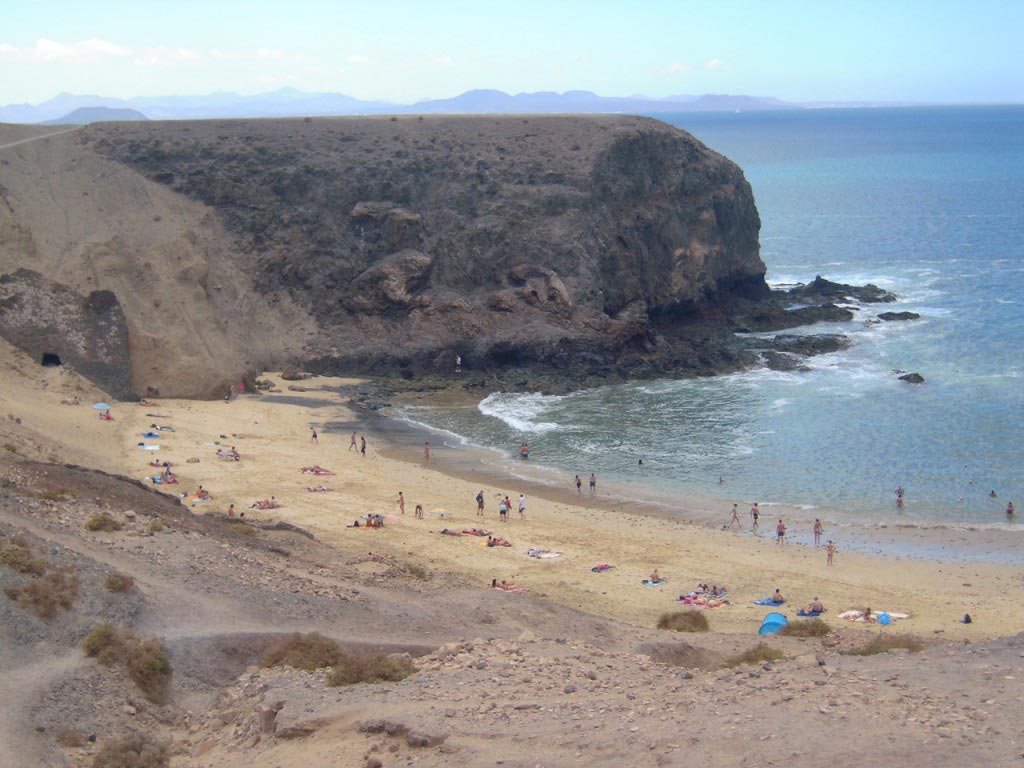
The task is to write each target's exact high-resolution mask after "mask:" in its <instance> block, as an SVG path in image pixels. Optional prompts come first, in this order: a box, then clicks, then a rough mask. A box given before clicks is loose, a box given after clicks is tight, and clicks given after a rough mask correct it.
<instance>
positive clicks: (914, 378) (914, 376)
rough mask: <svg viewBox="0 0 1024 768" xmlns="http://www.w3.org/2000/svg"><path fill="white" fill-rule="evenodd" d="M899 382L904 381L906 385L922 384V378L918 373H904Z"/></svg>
mask: <svg viewBox="0 0 1024 768" xmlns="http://www.w3.org/2000/svg"><path fill="white" fill-rule="evenodd" d="M900 381H905V382H907V383H908V384H924V376H922V375H921V374H920V373H905V374H903V375H902V376H900Z"/></svg>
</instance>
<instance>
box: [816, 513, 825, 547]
mask: <svg viewBox="0 0 1024 768" xmlns="http://www.w3.org/2000/svg"><path fill="white" fill-rule="evenodd" d="M823 531H824V528H823V527H822V525H821V520H819V519H818V518H814V546H816V547H820V546H821V534H822V532H823Z"/></svg>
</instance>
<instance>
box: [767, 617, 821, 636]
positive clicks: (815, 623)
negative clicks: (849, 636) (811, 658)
mask: <svg viewBox="0 0 1024 768" xmlns="http://www.w3.org/2000/svg"><path fill="white" fill-rule="evenodd" d="M831 632H832V627H830V626H829V625H828V624H826V623H825V622H824V621H822V620H821V619H819V618H813V619H804V620H802V621H791V622H789V623H788V624H787V625H786V626H784V627H783V628H782V629H780V630H779V634H780V635H787V636H788V637H824V636H825V635H827V634H829V633H831Z"/></svg>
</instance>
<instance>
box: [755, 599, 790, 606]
mask: <svg viewBox="0 0 1024 768" xmlns="http://www.w3.org/2000/svg"><path fill="white" fill-rule="evenodd" d="M785 604H786V601H785V600H783V601H782V602H781V603H776V602H773V601H772V599H771V598H770V597H762V598H761V599H760V600H755V601H754V605H785Z"/></svg>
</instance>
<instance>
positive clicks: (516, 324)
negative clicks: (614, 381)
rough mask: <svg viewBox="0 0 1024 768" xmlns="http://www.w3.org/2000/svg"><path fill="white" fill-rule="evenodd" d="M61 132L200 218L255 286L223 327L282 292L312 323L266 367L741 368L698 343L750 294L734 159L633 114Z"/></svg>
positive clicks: (748, 205) (759, 287) (743, 209)
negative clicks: (296, 352)
mask: <svg viewBox="0 0 1024 768" xmlns="http://www.w3.org/2000/svg"><path fill="white" fill-rule="evenodd" d="M80 141H81V144H82V147H83V148H84V149H87V150H90V151H95V152H98V153H100V154H101V155H103V156H105V157H106V158H107V159H109V160H114V161H116V163H118V164H121V165H123V166H126V167H128V168H130V169H131V170H132V171H134V172H137V173H139V174H142V175H143V176H145V177H146V178H147V179H148V180H150V181H151V182H155V183H156V184H158V185H162V186H164V187H166V188H169V189H170V190H173V191H175V192H177V193H180V194H182V195H185V196H187V197H188V198H191V199H192V200H193V201H194V202H198V203H199V204H201V205H202V206H203V207H204V208H205V209H208V210H212V211H214V212H215V215H216V217H217V219H218V220H219V222H220V225H222V227H223V229H224V230H225V231H226V232H227V233H228V235H229V236H230V237H231V238H232V239H233V242H232V243H231V244H230V248H226V249H225V252H226V253H227V254H228V256H226V257H225V258H227V259H229V260H230V262H231V268H232V269H234V270H237V271H238V272H239V273H242V274H245V275H248V276H249V277H250V278H251V282H252V286H253V290H254V292H255V294H256V296H257V300H256V301H252V302H249V303H248V304H247V305H246V309H245V312H246V316H245V317H243V318H237V319H238V320H240V321H241V322H243V323H253V324H259V323H260V322H261V311H260V307H261V306H264V307H266V308H267V309H268V311H269V310H270V309H272V308H274V307H275V306H277V305H278V304H279V303H280V302H282V301H287V302H288V303H289V304H291V305H294V306H297V307H300V308H302V309H303V310H304V312H305V313H308V315H310V316H311V317H313V318H315V321H316V330H315V331H314V332H312V333H311V334H305V333H301V334H300V333H299V330H298V329H293V328H287V327H282V328H278V329H274V332H275V333H278V334H280V335H281V336H283V337H291V338H290V345H289V344H284V343H282V344H280V345H278V347H279V348H281V349H284V348H286V347H287V348H292V349H294V347H295V345H296V343H301V347H302V352H301V353H300V356H301V357H302V358H303V359H302V360H292V361H286V360H267V359H266V358H265V357H264V358H262V360H263V362H264V363H265V364H268V365H270V364H273V363H276V362H277V363H284V362H300V363H303V364H305V365H307V366H308V367H311V368H313V369H314V370H321V371H343V372H377V373H394V372H401V373H403V374H404V375H407V376H408V375H411V374H417V373H428V372H432V371H444V372H448V371H450V370H451V365H452V361H453V360H454V357H455V356H456V355H461V356H462V358H463V361H464V364H465V365H466V366H468V367H469V368H471V369H476V370H492V371H500V370H502V369H507V368H510V367H514V368H519V369H523V368H530V367H538V368H547V369H549V370H552V371H555V372H558V371H559V370H561V371H562V372H567V371H568V370H569V369H570V368H572V369H573V370H574V371H575V372H577V373H583V374H588V375H589V374H594V375H597V376H601V375H610V374H614V375H634V374H635V375H652V374H654V373H658V372H671V371H675V372H687V371H689V372H698V373H710V372H714V371H715V370H722V369H731V368H735V367H739V366H740V365H741V364H742V363H743V362H744V360H742V359H740V358H739V357H734V356H733V355H732V353H730V352H729V351H728V350H725V351H723V350H722V349H719V348H717V347H716V348H715V349H714V351H709V350H710V347H708V346H707V342H708V340H709V338H711V337H714V336H716V335H718V334H727V333H728V332H729V324H728V322H726V321H725V320H724V318H723V317H722V316H721V315H720V314H719V308H720V307H721V306H723V305H728V304H730V303H731V302H732V301H734V300H735V299H736V298H737V297H747V298H760V297H764V296H766V295H767V293H768V289H767V286H766V285H765V283H764V272H765V267H764V264H763V263H762V262H761V260H760V258H759V256H758V230H759V227H760V222H759V219H758V215H757V210H756V208H755V206H754V200H753V196H752V193H751V190H750V186H749V185H748V183H747V182H746V180H745V179H744V177H743V174H742V172H741V171H740V169H739V168H737V167H736V166H735V165H734V164H733V163H731V162H730V161H729V160H727V159H726V158H723V157H722V156H720V155H718V154H716V153H714V152H712V151H711V150H709V149H708V148H707V147H705V146H703V145H702V144H700V143H699V142H697V141H696V140H695V139H693V138H692V137H691V136H689V135H688V134H686V133H684V132H682V131H679V130H677V129H675V128H672V127H670V126H668V125H665V124H663V123H660V122H657V121H654V120H649V119H644V118H636V117H620V116H601V117H590V116H588V117H528V118H524V117H497V118H495V117H456V118H450V117H437V118H435V117H425V118H417V117H401V118H398V119H393V118H386V117H385V118H337V119H323V118H316V119H312V120H309V119H307V120H305V121H303V120H268V121H209V122H188V123H187V122H181V123H145V124H107V125H98V126H92V127H89V128H88V129H86V130H84V131H83V132H82V133H81V136H80ZM125 215H130V212H126V213H125ZM296 337H299V338H296ZM257 356H259V353H258V351H257V350H248V353H247V355H246V357H247V358H250V359H251V358H254V357H257Z"/></svg>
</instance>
